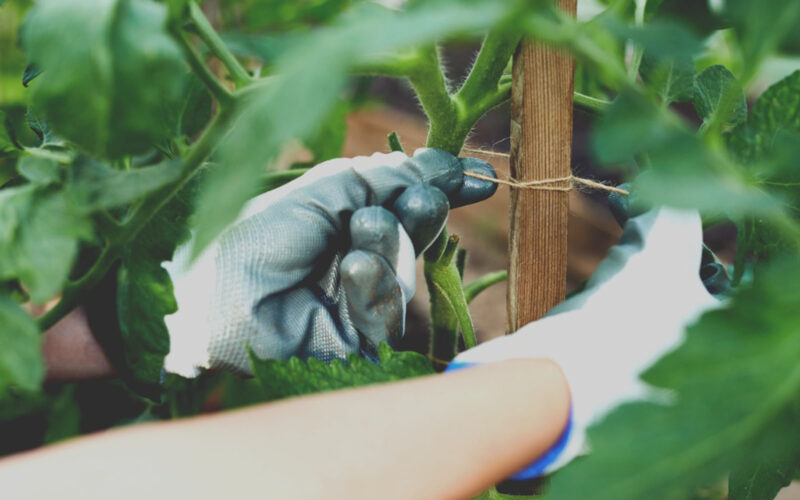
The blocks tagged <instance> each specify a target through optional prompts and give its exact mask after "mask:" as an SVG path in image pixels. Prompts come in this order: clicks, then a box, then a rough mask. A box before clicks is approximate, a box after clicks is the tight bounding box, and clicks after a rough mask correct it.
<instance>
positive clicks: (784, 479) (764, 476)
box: [728, 457, 800, 500]
mask: <svg viewBox="0 0 800 500" xmlns="http://www.w3.org/2000/svg"><path fill="white" fill-rule="evenodd" d="M798 458H800V457H793V459H794V460H792V461H790V462H788V463H782V462H775V461H765V462H761V463H758V464H755V465H752V466H750V467H746V468H745V467H741V468H739V469H736V470H734V471H733V472H732V473H731V478H730V481H729V488H728V489H729V491H730V498H733V499H736V500H771V499H773V498H775V495H777V494H778V492H779V491H780V490H781V489H782V488H783V487H785V486H789V483H791V482H792V479H795V478H796V477H797V474H798V472H800V460H799V459H798Z"/></svg>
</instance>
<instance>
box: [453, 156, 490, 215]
mask: <svg viewBox="0 0 800 500" xmlns="http://www.w3.org/2000/svg"><path fill="white" fill-rule="evenodd" d="M459 162H460V163H461V168H462V171H463V173H465V174H466V173H467V172H471V173H474V174H478V175H481V176H483V177H490V178H492V179H497V173H496V172H495V171H494V168H493V167H492V166H491V165H490V164H489V163H488V162H486V161H483V160H479V159H477V158H459ZM495 192H497V183H496V182H492V181H489V180H486V179H479V178H476V177H472V176H469V175H464V181H463V182H462V183H461V186H460V187H459V188H458V189H457V190H456V191H454V192H453V193H452V194H451V195H450V196H449V198H450V207H451V208H457V207H463V206H464V205H470V204H472V203H477V202H479V201H483V200H485V199H487V198H489V197H491V196H492V195H493V194H494V193H495Z"/></svg>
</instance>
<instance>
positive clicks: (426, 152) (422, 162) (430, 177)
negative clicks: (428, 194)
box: [411, 148, 463, 195]
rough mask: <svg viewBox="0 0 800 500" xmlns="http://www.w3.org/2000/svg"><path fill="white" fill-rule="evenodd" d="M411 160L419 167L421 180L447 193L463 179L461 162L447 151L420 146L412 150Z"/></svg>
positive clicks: (458, 186)
mask: <svg viewBox="0 0 800 500" xmlns="http://www.w3.org/2000/svg"><path fill="white" fill-rule="evenodd" d="M411 160H412V161H413V162H414V164H416V165H417V166H418V167H419V169H420V173H421V175H422V182H426V183H428V184H430V185H431V186H435V187H437V188H439V189H440V190H442V191H443V192H444V193H445V194H448V195H449V194H451V193H454V192H455V191H457V190H458V189H459V188H460V187H461V183H462V181H463V176H462V170H461V163H460V162H459V159H458V158H456V157H455V156H453V155H451V154H450V153H448V152H447V151H445V150H443V149H436V148H420V149H417V150H416V151H414V156H413V157H412V158H411Z"/></svg>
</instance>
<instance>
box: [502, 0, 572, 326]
mask: <svg viewBox="0 0 800 500" xmlns="http://www.w3.org/2000/svg"><path fill="white" fill-rule="evenodd" d="M556 1H557V2H558V4H559V6H560V7H561V8H562V9H564V10H565V11H566V12H569V13H571V14H573V15H575V13H576V10H577V0H556ZM573 87H574V63H573V61H572V58H571V57H569V55H567V54H565V53H564V52H561V51H557V50H554V49H552V48H549V47H545V46H543V45H540V44H535V43H522V44H521V45H520V47H519V48H518V49H517V53H516V55H515V56H514V74H513V88H512V91H511V175H512V177H514V178H515V179H517V180H520V181H532V180H538V179H552V178H559V177H566V176H568V175H570V160H571V157H572V94H573ZM567 185H568V183H567V182H565V183H564V186H567ZM509 191H510V193H511V213H510V217H511V220H510V226H511V238H510V243H509V246H510V248H509V253H510V259H511V262H510V269H509V273H508V277H509V279H508V331H509V332H514V331H516V330H518V329H519V328H520V327H522V326H524V325H526V324H527V323H529V322H531V321H534V320H536V319H539V318H540V317H542V315H544V314H545V313H546V312H547V311H548V310H549V309H550V308H552V307H553V306H555V305H556V304H558V303H559V302H561V301H562V300H564V296H565V294H566V286H567V215H568V213H569V193H567V192H558V191H533V190H526V189H511V190H509Z"/></svg>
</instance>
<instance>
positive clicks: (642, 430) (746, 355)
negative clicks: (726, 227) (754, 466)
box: [548, 257, 800, 500]
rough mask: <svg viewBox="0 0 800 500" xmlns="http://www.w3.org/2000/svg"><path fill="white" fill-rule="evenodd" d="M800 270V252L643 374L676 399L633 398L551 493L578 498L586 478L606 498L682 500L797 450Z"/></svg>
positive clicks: (594, 432) (595, 432) (597, 430)
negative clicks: (749, 465) (747, 464)
mask: <svg viewBox="0 0 800 500" xmlns="http://www.w3.org/2000/svg"><path fill="white" fill-rule="evenodd" d="M798 270H800V267H798V261H797V259H796V258H795V257H793V258H791V259H788V260H786V261H781V262H777V263H775V264H773V265H771V266H770V267H769V268H765V269H762V270H761V272H760V273H759V274H758V275H757V277H756V280H755V282H754V283H753V285H752V286H751V287H750V288H748V289H746V290H742V291H741V292H740V293H739V294H738V295H737V296H736V297H735V298H734V299H733V301H732V302H731V303H730V304H728V305H727V306H726V307H724V308H723V309H720V310H717V311H713V312H711V313H708V314H706V315H705V316H703V318H702V319H701V320H700V321H699V322H697V323H696V324H695V325H694V326H692V327H690V328H689V330H688V332H687V340H686V342H685V343H684V344H683V345H682V346H681V347H680V348H679V349H677V350H676V351H674V352H673V353H671V354H669V355H667V356H666V357H665V358H663V359H662V360H661V361H659V362H658V363H657V364H656V365H655V366H653V367H652V368H650V369H649V370H648V371H647V372H646V373H645V374H644V375H643V379H644V380H645V381H646V382H648V383H649V384H651V385H652V386H654V387H656V388H658V389H664V390H669V391H670V393H669V397H668V399H669V401H668V402H666V403H659V402H655V401H654V402H641V403H629V404H624V405H622V406H620V407H619V408H618V409H616V410H614V411H612V413H611V414H610V415H609V416H608V417H606V418H605V419H604V420H603V421H602V422H600V423H599V424H597V425H596V426H594V427H592V428H590V430H589V438H590V440H591V442H592V446H593V450H594V451H593V453H592V454H591V455H590V456H588V457H586V458H585V459H583V460H580V461H578V462H576V463H575V464H574V465H572V466H570V467H568V468H567V469H566V470H564V471H563V472H562V473H561V474H559V475H557V476H556V477H555V478H554V480H553V483H552V488H551V490H550V492H549V494H548V498H551V499H559V498H576V495H579V494H580V492H582V491H584V490H583V488H584V487H585V486H584V484H586V483H585V482H586V481H589V482H591V484H593V485H594V486H593V488H592V490H593V498H596V499H616V500H622V499H628V498H630V499H634V498H643V497H647V498H674V496H675V495H682V494H685V493H687V492H690V491H692V489H693V488H697V487H700V486H702V485H704V484H710V483H712V482H714V481H717V480H719V479H720V478H721V477H723V476H724V474H725V473H726V471H728V470H729V469H730V468H731V467H733V466H736V465H737V464H739V463H742V462H743V461H745V460H748V461H749V460H754V459H764V458H767V457H770V456H773V455H774V454H780V453H785V452H786V451H787V450H796V449H797V447H798V446H800V429H798V428H797V426H796V422H797V419H798V417H799V416H800V414H798V411H800V407H798V405H797V394H798V393H800V368H798V364H797V359H798V356H800V336H798V335H797V329H798V325H797V321H796V320H795V319H794V315H793V314H792V312H791V311H792V309H793V308H794V307H795V304H796V303H797V300H798V299H800V279H798V278H800V275H798ZM782 278H789V281H783V280H782ZM789 283H791V284H789ZM787 285H788V286H787ZM730 387H736V394H735V397H731V394H730V391H729V388H730Z"/></svg>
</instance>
